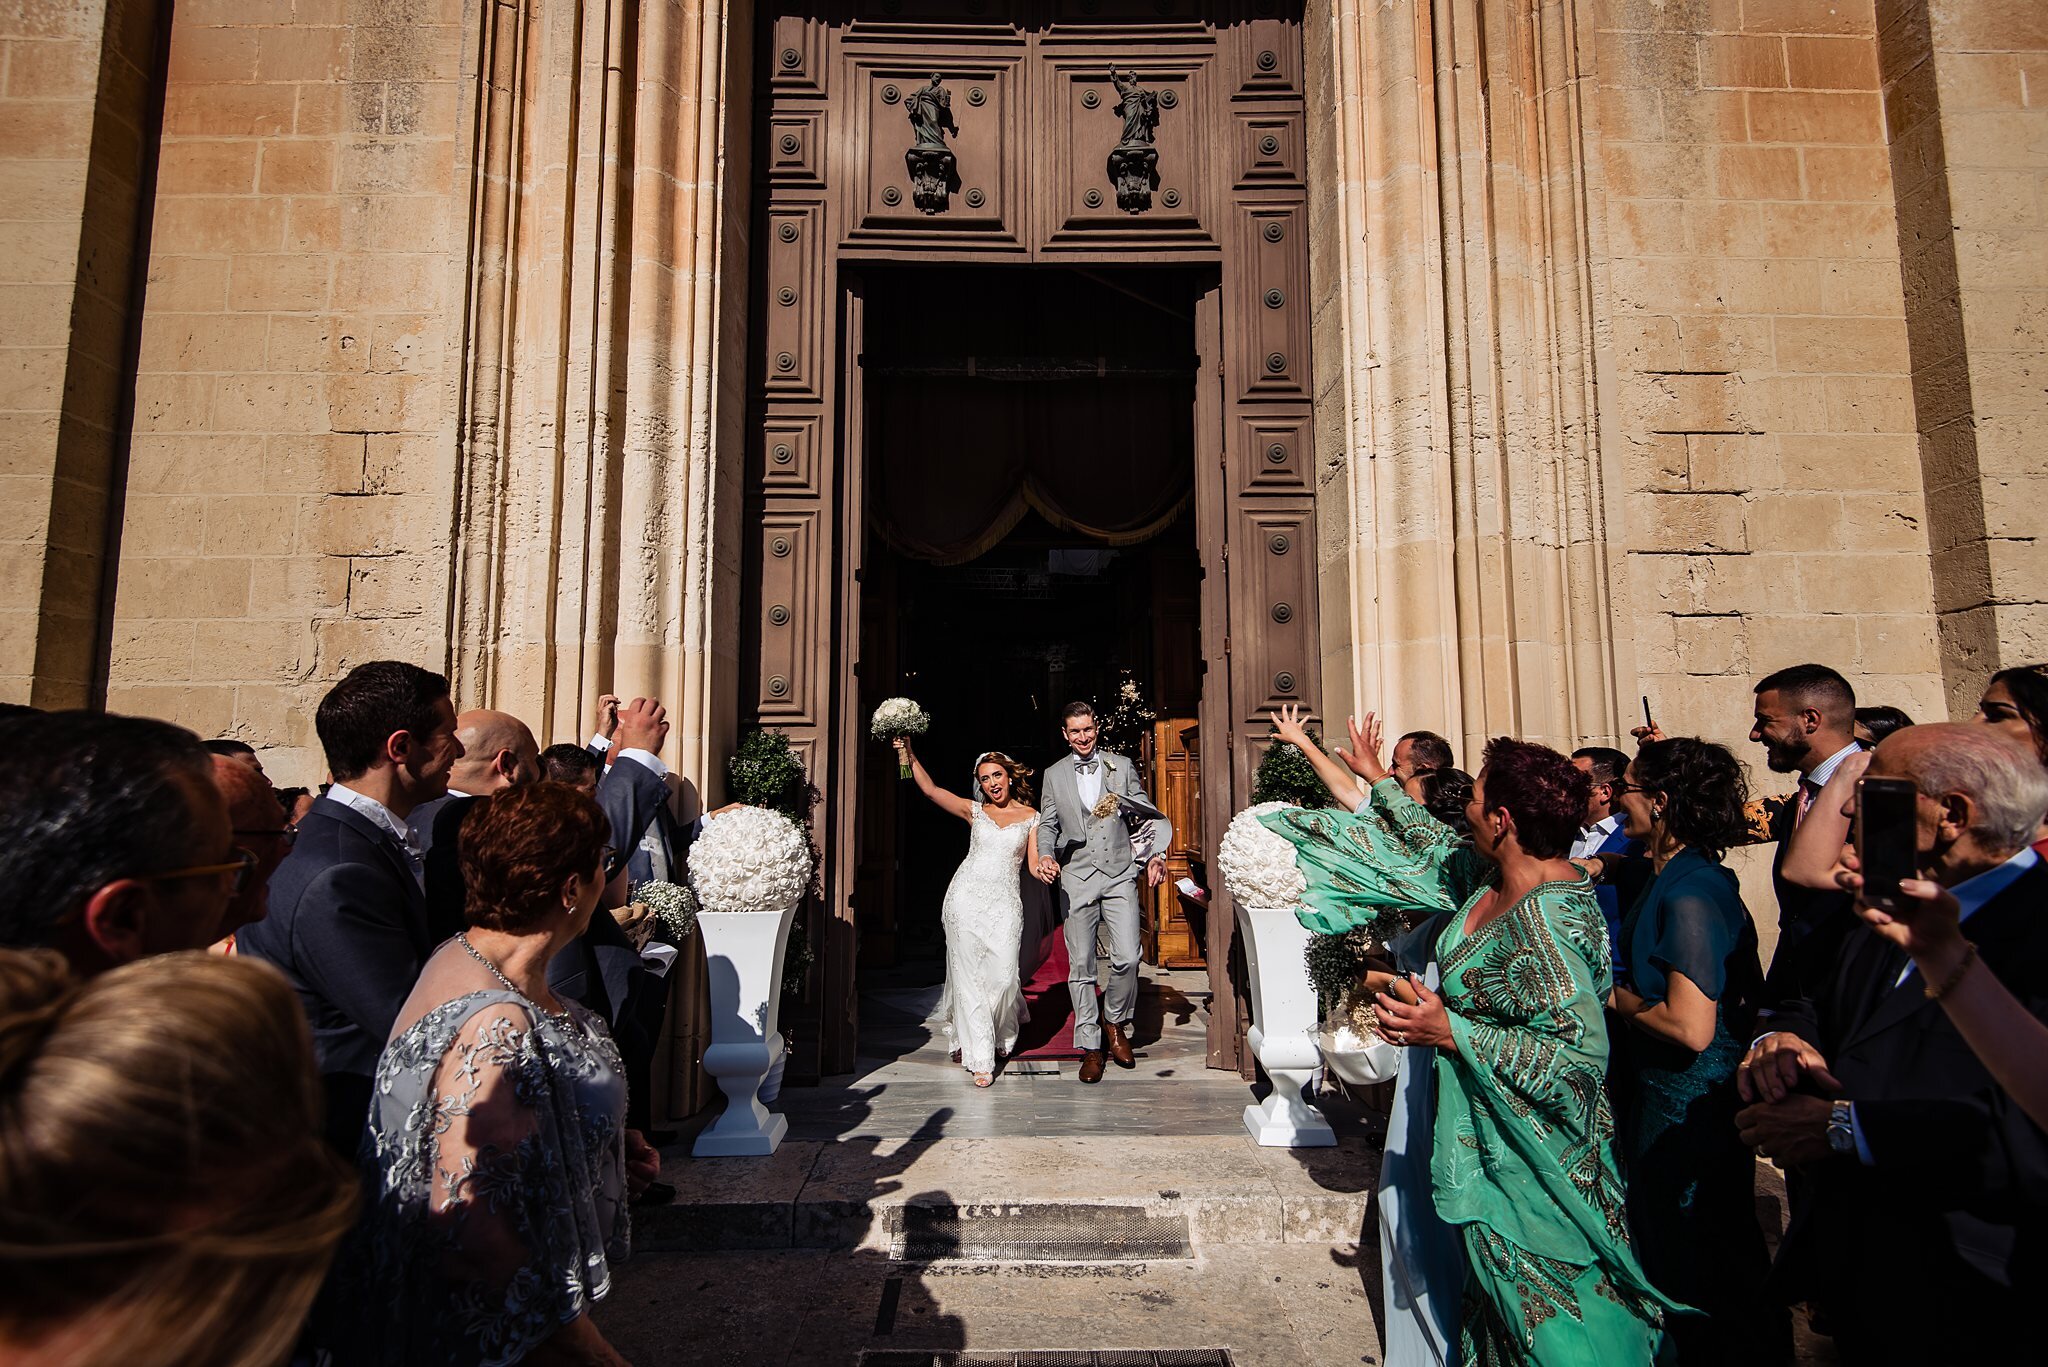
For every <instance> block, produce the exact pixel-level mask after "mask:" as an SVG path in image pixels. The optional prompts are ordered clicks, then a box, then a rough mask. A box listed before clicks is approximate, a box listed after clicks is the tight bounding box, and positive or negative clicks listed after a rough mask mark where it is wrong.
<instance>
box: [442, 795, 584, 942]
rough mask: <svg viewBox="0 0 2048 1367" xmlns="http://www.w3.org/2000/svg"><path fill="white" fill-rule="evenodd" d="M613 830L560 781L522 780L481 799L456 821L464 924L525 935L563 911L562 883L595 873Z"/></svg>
mask: <svg viewBox="0 0 2048 1367" xmlns="http://www.w3.org/2000/svg"><path fill="white" fill-rule="evenodd" d="M611 834H612V826H611V822H610V820H608V819H607V818H606V816H605V814H604V809H603V808H601V807H599V806H598V805H597V803H596V802H595V801H594V800H592V799H591V798H588V797H586V796H584V795H583V793H582V792H581V791H580V790H578V789H576V788H572V787H570V786H569V785H568V784H566V783H552V782H546V781H543V782H540V783H528V784H523V785H522V786H520V787H517V788H507V789H504V790H503V791H502V792H497V793H493V794H491V796H489V797H480V798H478V799H477V800H476V802H475V804H474V806H473V807H472V808H471V809H470V811H469V813H468V815H466V816H465V817H464V818H463V820H462V855H461V861H460V862H461V865H462V881H463V884H464V886H465V887H467V888H468V890H469V923H470V924H471V925H473V926H482V927H483V928H484V929H486V930H502V931H505V932H507V933H509V934H512V935H527V934H531V933H533V932H534V931H536V930H538V929H540V928H541V927H542V926H543V925H544V924H545V923H546V922H547V919H548V918H549V917H550V916H555V915H559V914H560V913H561V911H562V885H563V884H564V883H566V882H568V881H569V880H570V879H571V878H580V877H583V876H585V875H587V874H589V873H590V872H591V871H592V870H594V869H596V868H597V863H598V860H599V859H600V858H601V857H602V856H603V854H604V847H605V842H606V841H608V840H610V839H611Z"/></svg>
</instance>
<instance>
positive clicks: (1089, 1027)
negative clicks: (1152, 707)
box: [1032, 702, 1173, 1083]
mask: <svg viewBox="0 0 2048 1367" xmlns="http://www.w3.org/2000/svg"><path fill="white" fill-rule="evenodd" d="M1061 730H1062V731H1063V732H1065V734H1066V738H1067V744H1068V745H1069V746H1070V747H1072V749H1073V753H1072V754H1071V755H1068V756H1067V757H1066V758H1065V759H1061V760H1057V761H1055V762H1054V763H1053V764H1051V765H1050V766H1048V767H1047V769H1046V771H1045V794H1044V797H1043V800H1042V801H1041V803H1040V805H1039V810H1038V860H1037V863H1036V864H1035V865H1034V866H1033V869H1032V872H1034V873H1036V874H1037V875H1038V878H1039V881H1040V882H1043V883H1053V882H1057V883H1058V884H1059V889H1060V913H1061V915H1062V916H1063V917H1064V918H1065V920H1066V936H1067V965H1068V966H1067V990H1068V992H1069V993H1071V994H1072V996H1073V999H1074V1043H1075V1044H1077V1045H1079V1046H1080V1047H1081V1049H1082V1050H1083V1051H1084V1052H1083V1053H1082V1055H1081V1081H1083V1082H1087V1083H1095V1082H1100V1081H1101V1080H1102V1053H1103V1037H1104V1035H1105V1034H1106V1035H1107V1036H1108V1040H1109V1056H1110V1057H1111V1058H1113V1059H1115V1060H1116V1062H1117V1066H1118V1067H1120V1068H1130V1067H1134V1066H1135V1065H1136V1064H1137V1059H1136V1057H1135V1056H1133V1055H1132V1053H1131V1040H1130V1035H1129V1034H1128V1031H1129V1028H1130V1024H1131V1016H1132V1014H1133V1012H1134V1011H1135V1010H1136V1009H1137V1004H1138V860H1137V856H1136V855H1135V854H1134V853H1133V851H1132V847H1131V828H1130V826H1129V824H1128V821H1129V819H1130V817H1131V815H1133V814H1135V813H1134V811H1126V810H1125V802H1126V800H1127V799H1128V800H1130V801H1134V802H1137V803H1141V804H1143V811H1144V813H1146V814H1150V813H1153V812H1155V811H1156V810H1157V809H1156V808H1154V807H1153V805H1152V799H1151V798H1149V797H1147V796H1145V788H1144V785H1143V784H1141V783H1139V782H1138V770H1137V766H1136V765H1134V764H1133V763H1131V761H1130V760H1127V759H1125V758H1124V757H1123V756H1122V755H1112V754H1107V753H1104V752H1101V751H1098V750H1097V749H1096V748H1095V738H1096V725H1095V709H1094V708H1092V707H1090V706H1089V705H1088V704H1087V703H1084V702H1076V703H1068V704H1067V709H1066V711H1065V713H1064V714H1062V718H1061ZM1149 824H1150V826H1151V827H1152V829H1151V832H1150V835H1151V840H1150V842H1149V848H1151V849H1153V850H1162V851H1163V850H1165V849H1166V848H1167V846H1168V845H1169V844H1170V843H1171V842H1172V840H1173V827H1172V825H1171V824H1169V823H1168V822H1167V821H1166V819H1165V818H1164V817H1156V816H1155V817H1151V819H1150V821H1149ZM1165 877H1166V856H1165V855H1164V854H1155V855H1153V856H1152V859H1151V861H1150V862H1149V863H1148V864H1146V866H1145V881H1146V884H1147V885H1148V886H1150V887H1158V886H1159V884H1160V882H1161V881H1162V880H1164V879H1165ZM1104 921H1107V922H1108V923H1109V990H1108V991H1107V992H1106V993H1104V994H1103V995H1104V999H1105V1001H1106V1002H1107V1005H1108V1015H1109V1020H1108V1022H1107V1023H1106V1024H1105V1023H1103V1022H1102V1021H1101V1020H1100V1016H1101V1014H1102V1013H1101V1012H1100V1011H1098V1009H1097V1006H1096V1001H1095V928H1096V926H1097V925H1099V924H1101V923H1102V922H1104Z"/></svg>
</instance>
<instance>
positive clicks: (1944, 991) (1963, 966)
mask: <svg viewBox="0 0 2048 1367" xmlns="http://www.w3.org/2000/svg"><path fill="white" fill-rule="evenodd" d="M1963 945H1964V948H1963V961H1962V962H1961V963H1959V964H1957V965H1956V966H1955V968H1954V969H1953V970H1951V971H1950V973H1949V975H1948V977H1946V978H1944V979H1943V980H1942V984H1941V986H1940V987H1922V988H1921V989H1920V990H1921V991H1923V992H1925V993H1926V994H1927V1000H1929V1001H1931V1002H1938V1001H1940V1000H1941V999H1942V998H1943V997H1946V996H1947V995H1948V994H1949V993H1951V992H1953V991H1955V987H1956V984H1957V983H1959V982H1961V981H1962V980H1963V975H1964V974H1965V973H1968V972H1969V971H1970V965H1971V964H1974V963H1976V962H1977V944H1976V941H1974V940H1965V941H1963Z"/></svg>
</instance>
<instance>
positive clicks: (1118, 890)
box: [1060, 878, 1138, 1049]
mask: <svg viewBox="0 0 2048 1367" xmlns="http://www.w3.org/2000/svg"><path fill="white" fill-rule="evenodd" d="M1083 898H1086V899H1087V900H1086V901H1083V900H1081V899H1083ZM1060 903H1061V906H1062V907H1063V909H1064V910H1065V912H1066V918H1067V919H1066V928H1065V934H1066V937H1067V992H1068V995H1070V996H1071V997H1073V999H1074V1047H1075V1048H1077V1049H1100V1048H1101V1047H1102V1019H1101V1017H1102V1015H1103V1013H1104V1012H1106V1013H1107V1014H1108V1016H1109V1019H1110V1020H1111V1021H1112V1022H1114V1023H1115V1024H1117V1025H1120V1026H1123V1027H1125V1028H1126V1029H1128V1027H1129V1026H1130V1023H1131V1017H1132V1016H1133V1015H1135V1014H1136V1013H1137V1009H1138V885H1137V882H1136V881H1135V880H1133V879H1129V878H1124V879H1120V880H1118V881H1116V882H1108V881H1097V882H1095V883H1091V884H1089V885H1088V886H1086V887H1083V888H1080V889H1078V890H1076V889H1070V888H1068V886H1067V884H1066V880H1064V879H1062V880H1061V881H1060ZM1098 925H1107V926H1108V927H1109V986H1108V988H1107V989H1105V991H1104V992H1103V1002H1102V1008H1101V1010H1097V1008H1096V1003H1095V928H1096V927H1097V926H1098Z"/></svg>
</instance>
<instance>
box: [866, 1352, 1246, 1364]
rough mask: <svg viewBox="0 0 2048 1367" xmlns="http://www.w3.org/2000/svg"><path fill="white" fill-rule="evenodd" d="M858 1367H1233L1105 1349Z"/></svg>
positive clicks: (882, 1355) (922, 1356) (923, 1357)
mask: <svg viewBox="0 0 2048 1367" xmlns="http://www.w3.org/2000/svg"><path fill="white" fill-rule="evenodd" d="M860 1363H861V1367H1236V1364H1235V1363H1234V1362H1233V1361H1232V1360H1231V1356H1230V1350H1229V1349H1228V1348H1105V1349H1102V1350H1101V1351H1099V1352H1092V1353H1091V1352H1042V1353H955V1352H932V1351H930V1350H926V1351H924V1352H914V1351H907V1350H905V1349H901V1348H894V1349H889V1350H887V1351H884V1352H874V1351H872V1350H870V1351H864V1352H862V1353H861V1355H860Z"/></svg>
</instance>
